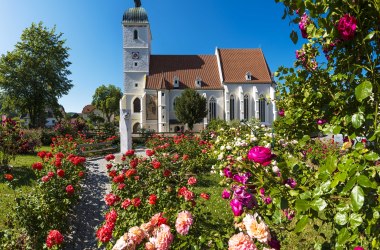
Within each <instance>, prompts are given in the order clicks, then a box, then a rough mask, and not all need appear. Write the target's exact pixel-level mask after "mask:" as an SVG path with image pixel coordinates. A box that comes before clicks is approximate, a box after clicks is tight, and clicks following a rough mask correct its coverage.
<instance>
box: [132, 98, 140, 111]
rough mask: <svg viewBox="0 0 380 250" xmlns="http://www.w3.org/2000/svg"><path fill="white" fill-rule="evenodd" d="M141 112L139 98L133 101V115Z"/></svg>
mask: <svg viewBox="0 0 380 250" xmlns="http://www.w3.org/2000/svg"><path fill="white" fill-rule="evenodd" d="M139 112H141V100H140V98H136V99H135V100H134V101H133V113H139Z"/></svg>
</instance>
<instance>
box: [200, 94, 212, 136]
mask: <svg viewBox="0 0 380 250" xmlns="http://www.w3.org/2000/svg"><path fill="white" fill-rule="evenodd" d="M202 96H203V97H204V98H205V99H206V109H207V113H208V114H210V110H208V109H209V107H210V105H207V104H208V101H207V94H206V93H203V94H202ZM207 125H208V115H206V117H205V118H204V119H203V129H206V128H207Z"/></svg>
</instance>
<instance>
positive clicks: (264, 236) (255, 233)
mask: <svg viewBox="0 0 380 250" xmlns="http://www.w3.org/2000/svg"><path fill="white" fill-rule="evenodd" d="M257 218H259V219H260V221H261V222H260V223H259V222H258V221H257ZM243 224H244V226H245V228H246V230H247V234H248V235H249V236H251V237H252V238H256V239H257V240H258V241H260V242H262V243H267V242H268V241H270V240H271V235H270V232H269V228H268V226H267V225H266V224H265V223H264V221H262V219H261V218H260V217H259V216H258V214H257V213H255V214H254V215H253V216H252V215H250V214H247V215H246V216H245V217H244V219H243Z"/></svg>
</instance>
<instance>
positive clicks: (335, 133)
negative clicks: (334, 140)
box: [333, 125, 342, 135]
mask: <svg viewBox="0 0 380 250" xmlns="http://www.w3.org/2000/svg"><path fill="white" fill-rule="evenodd" d="M340 130H342V127H341V126H338V125H337V126H334V127H333V133H334V135H337V134H339V133H340Z"/></svg>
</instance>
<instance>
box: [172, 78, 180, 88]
mask: <svg viewBox="0 0 380 250" xmlns="http://www.w3.org/2000/svg"><path fill="white" fill-rule="evenodd" d="M173 85H174V88H179V79H178V76H175V77H174V79H173Z"/></svg>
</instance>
